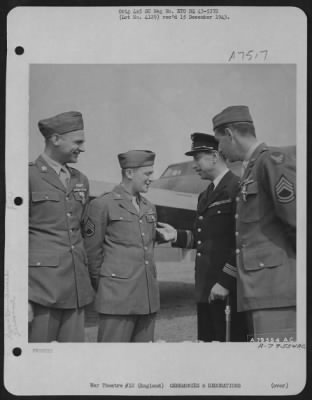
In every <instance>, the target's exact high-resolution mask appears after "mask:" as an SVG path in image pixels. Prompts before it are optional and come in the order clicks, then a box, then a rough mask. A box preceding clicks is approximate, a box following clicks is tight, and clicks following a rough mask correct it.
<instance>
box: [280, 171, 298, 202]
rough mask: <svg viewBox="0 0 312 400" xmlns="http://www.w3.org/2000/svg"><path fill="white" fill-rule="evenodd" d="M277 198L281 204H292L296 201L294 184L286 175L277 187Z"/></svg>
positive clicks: (281, 178)
mask: <svg viewBox="0 0 312 400" xmlns="http://www.w3.org/2000/svg"><path fill="white" fill-rule="evenodd" d="M275 194H276V198H277V200H278V201H279V202H280V203H290V202H291V201H293V200H295V198H296V194H295V188H294V185H293V183H292V182H290V181H289V180H288V179H287V178H286V177H285V176H284V175H282V176H281V177H280V179H279V181H278V182H277V184H276V185H275Z"/></svg>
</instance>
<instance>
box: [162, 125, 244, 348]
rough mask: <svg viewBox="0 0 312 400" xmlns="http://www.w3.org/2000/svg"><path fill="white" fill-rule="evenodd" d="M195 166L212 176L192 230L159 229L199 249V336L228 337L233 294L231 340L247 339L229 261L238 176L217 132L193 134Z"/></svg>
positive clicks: (191, 153) (166, 236)
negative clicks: (222, 151) (228, 311)
mask: <svg viewBox="0 0 312 400" xmlns="http://www.w3.org/2000/svg"><path fill="white" fill-rule="evenodd" d="M191 139H192V148H191V150H190V151H188V152H186V153H185V154H186V155H188V156H193V158H194V169H195V171H196V172H197V173H198V174H199V175H200V177H201V178H202V179H209V180H210V181H211V183H210V185H209V186H208V188H207V189H206V190H205V191H204V192H202V193H201V194H200V195H199V198H198V205H197V214H196V220H195V222H194V229H193V230H192V231H188V230H175V229H174V228H173V227H172V226H170V225H168V224H162V223H159V225H160V226H161V228H158V232H159V234H160V235H161V236H162V238H163V239H164V240H171V241H172V245H173V246H174V247H183V248H196V250H197V253H196V258H195V297H196V302H197V337H198V340H201V341H205V342H211V341H225V340H226V324H225V307H226V300H227V298H228V297H229V300H230V304H231V307H232V329H231V337H230V340H231V341H246V323H245V319H244V317H245V316H244V315H243V314H242V313H240V314H238V313H237V312H236V269H235V267H232V266H230V265H228V264H227V261H228V259H230V256H231V254H232V252H234V251H235V235H234V233H235V230H234V227H235V219H234V215H235V198H236V195H237V191H238V180H239V179H238V177H237V176H236V175H234V174H233V173H232V172H231V171H229V169H228V168H227V165H226V163H225V160H224V158H223V156H222V155H221V154H220V153H219V152H218V141H217V140H216V138H215V137H214V136H213V135H208V134H205V133H198V132H196V133H193V134H192V135H191Z"/></svg>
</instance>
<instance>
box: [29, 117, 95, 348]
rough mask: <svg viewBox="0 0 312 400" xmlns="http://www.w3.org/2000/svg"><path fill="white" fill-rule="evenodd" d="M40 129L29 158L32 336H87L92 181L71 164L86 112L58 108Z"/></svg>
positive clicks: (78, 149)
mask: <svg viewBox="0 0 312 400" xmlns="http://www.w3.org/2000/svg"><path fill="white" fill-rule="evenodd" d="M39 129H40V131H41V133H42V135H43V136H44V138H45V149H44V152H43V154H41V156H40V157H39V158H38V159H37V160H36V161H35V162H31V163H30V164H29V307H28V311H29V322H30V326H29V328H30V329H29V341H30V342H50V341H59V342H83V341H84V307H85V306H86V305H87V304H88V303H90V302H92V300H93V296H94V292H93V289H92V286H91V282H90V277H89V273H88V267H87V261H86V252H85V250H84V245H83V239H82V234H81V222H82V218H83V214H84V211H85V207H86V202H87V200H88V196H89V183H88V179H87V178H86V177H85V176H84V175H83V174H82V173H81V172H79V171H78V170H76V169H74V168H70V167H68V166H67V163H76V162H77V159H78V156H79V154H80V153H81V152H83V151H84V140H85V139H84V131H83V120H82V115H81V113H80V112H76V111H70V112H65V113H62V114H58V115H56V116H54V117H52V118H48V119H45V120H41V121H39Z"/></svg>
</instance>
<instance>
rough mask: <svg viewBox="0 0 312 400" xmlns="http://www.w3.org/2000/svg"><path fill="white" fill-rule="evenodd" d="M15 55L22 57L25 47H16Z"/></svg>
mask: <svg viewBox="0 0 312 400" xmlns="http://www.w3.org/2000/svg"><path fill="white" fill-rule="evenodd" d="M15 53H16V54H17V55H18V56H21V55H22V54H24V47H22V46H17V47H15Z"/></svg>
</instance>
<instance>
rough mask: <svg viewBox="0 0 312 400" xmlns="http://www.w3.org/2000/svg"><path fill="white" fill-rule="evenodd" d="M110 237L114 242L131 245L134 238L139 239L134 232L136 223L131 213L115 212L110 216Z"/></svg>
mask: <svg viewBox="0 0 312 400" xmlns="http://www.w3.org/2000/svg"><path fill="white" fill-rule="evenodd" d="M109 221H110V222H109V227H108V231H109V236H110V239H111V240H112V241H114V242H121V243H131V242H132V241H133V237H134V236H135V237H137V235H136V232H134V228H135V225H134V223H133V222H134V221H133V218H132V217H131V215H130V214H129V213H126V212H123V211H121V212H118V211H115V212H113V213H111V214H110V216H109Z"/></svg>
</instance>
